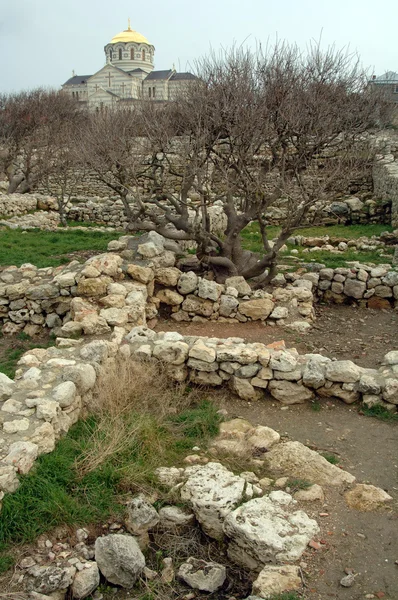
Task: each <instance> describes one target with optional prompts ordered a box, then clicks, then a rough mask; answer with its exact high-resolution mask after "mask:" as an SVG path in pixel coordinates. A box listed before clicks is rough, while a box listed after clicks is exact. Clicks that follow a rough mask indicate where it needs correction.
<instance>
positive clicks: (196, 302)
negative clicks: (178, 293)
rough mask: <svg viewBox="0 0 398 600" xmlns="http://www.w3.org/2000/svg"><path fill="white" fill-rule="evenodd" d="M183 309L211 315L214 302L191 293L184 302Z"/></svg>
mask: <svg viewBox="0 0 398 600" xmlns="http://www.w3.org/2000/svg"><path fill="white" fill-rule="evenodd" d="M182 309H183V310H184V311H185V312H187V313H194V314H195V315H201V316H203V317H210V316H211V315H212V314H213V302H212V301H211V300H205V299H204V298H198V296H192V295H189V296H187V297H186V298H185V300H184V302H183V303H182Z"/></svg>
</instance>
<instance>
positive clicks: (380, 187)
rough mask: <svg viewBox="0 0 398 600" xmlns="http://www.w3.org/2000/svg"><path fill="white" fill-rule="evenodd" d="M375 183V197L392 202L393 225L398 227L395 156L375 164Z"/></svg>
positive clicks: (396, 165) (390, 155)
mask: <svg viewBox="0 0 398 600" xmlns="http://www.w3.org/2000/svg"><path fill="white" fill-rule="evenodd" d="M373 182H374V194H375V196H376V197H377V198H380V199H381V200H388V201H390V202H391V225H392V226H393V227H398V160H397V158H395V157H394V155H393V154H388V155H386V156H385V157H384V158H383V159H379V160H378V161H377V162H376V163H375V165H374V167H373Z"/></svg>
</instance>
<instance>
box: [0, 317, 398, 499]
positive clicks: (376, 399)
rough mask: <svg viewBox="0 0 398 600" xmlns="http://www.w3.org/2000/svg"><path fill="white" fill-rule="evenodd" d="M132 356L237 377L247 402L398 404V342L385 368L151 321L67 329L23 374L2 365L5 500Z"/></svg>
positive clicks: (23, 363)
mask: <svg viewBox="0 0 398 600" xmlns="http://www.w3.org/2000/svg"><path fill="white" fill-rule="evenodd" d="M131 359H139V360H144V361H147V360H159V361H161V362H162V363H163V364H164V365H165V368H166V370H167V372H168V374H169V376H170V377H171V378H172V379H173V380H175V381H178V382H184V381H190V382H192V383H195V384H201V385H211V386H224V385H227V386H229V387H230V388H231V389H232V390H233V391H234V392H235V393H237V394H238V395H239V396H240V397H241V398H242V399H244V400H247V401H251V400H254V399H256V400H261V399H263V400H265V399H266V398H267V396H268V395H270V397H272V398H274V399H275V400H276V401H278V402H280V403H281V404H283V405H291V404H299V403H304V402H306V401H311V400H313V399H314V398H316V397H319V398H337V399H341V400H342V401H343V402H345V403H347V404H352V403H354V402H356V401H359V400H362V401H363V402H364V403H365V404H366V405H367V406H375V405H381V406H384V407H385V408H387V409H388V410H391V411H395V410H396V407H397V405H398V352H397V351H395V352H394V351H393V352H389V353H388V354H386V356H385V358H384V365H383V367H382V368H380V369H378V370H376V369H365V368H362V367H358V366H357V365H355V364H354V363H353V362H351V361H346V360H344V361H333V360H330V359H328V358H326V357H324V356H322V355H319V354H306V355H303V356H300V355H299V354H298V353H297V351H296V350H295V349H289V350H286V349H279V350H278V349H275V348H272V347H269V346H265V345H264V344H260V343H245V342H244V340H242V339H240V338H228V339H217V338H201V337H192V336H189V337H183V336H182V335H180V334H178V333H175V332H167V333H155V332H154V331H153V330H151V329H148V328H146V327H135V328H133V329H132V330H131V331H130V332H129V333H128V334H127V335H126V331H125V329H124V328H119V327H115V329H114V331H113V333H112V335H111V336H108V337H107V338H105V339H104V338H103V339H97V340H94V341H91V342H88V343H84V340H83V339H81V340H76V339H66V338H58V339H57V347H53V348H48V349H42V348H40V349H39V348H36V349H32V350H29V351H28V352H27V353H25V355H24V356H23V357H22V358H21V359H20V361H19V363H18V369H17V372H16V377H15V381H13V380H11V379H9V378H8V377H7V376H6V375H4V374H0V429H1V431H0V500H1V498H2V497H3V495H4V493H6V492H14V491H15V490H16V489H17V488H18V486H19V475H20V474H25V473H28V472H29V470H30V469H31V468H32V466H33V464H34V461H35V460H36V458H37V457H38V456H39V455H41V454H44V453H48V452H51V451H52V450H53V449H54V447H55V443H56V441H57V439H59V438H60V437H61V436H62V435H64V434H65V433H66V432H67V431H68V430H69V428H70V427H71V426H72V425H73V424H74V423H75V422H76V421H77V420H78V419H79V417H80V416H82V415H84V414H85V413H86V411H87V407H88V406H89V404H90V401H91V400H92V395H93V390H94V387H95V385H96V384H98V385H99V386H100V385H101V377H102V376H103V374H104V373H109V372H110V370H111V369H112V368H113V369H116V368H117V366H118V364H119V363H118V360H131Z"/></svg>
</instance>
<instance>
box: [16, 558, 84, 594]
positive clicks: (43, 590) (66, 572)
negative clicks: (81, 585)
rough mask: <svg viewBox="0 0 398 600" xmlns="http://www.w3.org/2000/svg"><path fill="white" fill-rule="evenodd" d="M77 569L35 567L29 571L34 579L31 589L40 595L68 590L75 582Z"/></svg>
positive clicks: (70, 567)
mask: <svg viewBox="0 0 398 600" xmlns="http://www.w3.org/2000/svg"><path fill="white" fill-rule="evenodd" d="M75 573H76V569H75V567H72V566H69V567H56V566H55V565H48V566H44V565H34V566H33V567H31V568H30V569H29V570H28V574H29V575H30V576H31V577H32V579H31V582H30V585H29V587H30V589H31V590H32V591H35V592H39V593H40V594H51V593H52V592H56V591H58V590H65V589H67V588H68V587H69V586H70V585H71V583H72V582H73V578H74V576H75Z"/></svg>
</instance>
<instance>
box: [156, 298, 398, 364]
mask: <svg viewBox="0 0 398 600" xmlns="http://www.w3.org/2000/svg"><path fill="white" fill-rule="evenodd" d="M316 314H317V320H316V322H315V325H314V326H313V327H312V329H311V330H310V332H309V333H308V334H306V335H300V334H298V333H297V332H293V331H289V329H288V328H287V327H277V326H275V327H271V326H269V325H267V326H264V325H263V324H262V323H261V322H260V321H254V322H251V323H233V324H229V323H216V322H212V321H208V322H206V323H192V322H191V323H174V322H170V321H167V320H160V321H159V323H158V325H157V327H156V331H178V332H179V333H181V334H182V335H203V336H214V337H229V336H236V337H242V338H245V339H246V340H248V341H251V342H262V343H264V344H270V343H272V342H274V341H276V340H281V339H283V340H285V343H286V347H287V348H291V347H295V348H297V350H298V351H299V352H300V353H306V352H317V353H318V352H319V353H321V354H323V355H325V356H328V357H330V358H337V359H338V360H344V359H349V360H353V361H354V362H355V363H356V364H358V365H360V366H362V367H371V368H376V367H378V366H379V365H380V363H381V360H382V359H383V357H384V355H385V354H386V352H388V351H389V350H396V349H398V313H397V312H396V311H394V310H374V309H369V308H354V307H353V306H346V305H333V304H332V305H327V306H326V305H316Z"/></svg>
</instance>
